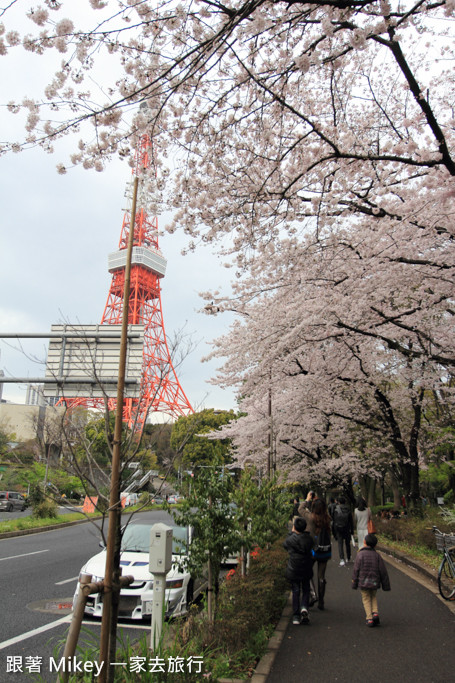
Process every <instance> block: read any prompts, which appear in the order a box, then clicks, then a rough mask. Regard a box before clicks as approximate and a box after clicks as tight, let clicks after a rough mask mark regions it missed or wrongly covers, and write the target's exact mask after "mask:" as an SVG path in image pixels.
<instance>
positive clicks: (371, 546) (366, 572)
mask: <svg viewBox="0 0 455 683" xmlns="http://www.w3.org/2000/svg"><path fill="white" fill-rule="evenodd" d="M377 542H378V539H377V538H376V536H375V535H374V534H367V535H366V536H365V538H364V541H363V548H361V549H360V550H359V552H358V553H357V557H356V558H355V562H354V569H353V570H352V587H353V588H354V590H355V589H357V588H360V593H361V595H362V602H363V607H364V609H365V613H366V617H367V626H378V625H379V612H378V600H377V597H376V593H377V591H378V589H379V588H381V587H382V590H384V591H389V590H390V580H389V575H388V573H387V569H386V566H385V563H384V560H383V559H382V557H381V556H380V555H379V554H378V553H377V552H376V550H375V547H376V544H377Z"/></svg>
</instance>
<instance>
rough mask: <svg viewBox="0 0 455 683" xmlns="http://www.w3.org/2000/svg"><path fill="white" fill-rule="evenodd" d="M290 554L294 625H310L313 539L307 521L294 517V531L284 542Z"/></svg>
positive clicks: (288, 575) (288, 573)
mask: <svg viewBox="0 0 455 683" xmlns="http://www.w3.org/2000/svg"><path fill="white" fill-rule="evenodd" d="M283 545H284V547H285V548H286V550H287V551H288V553H289V559H288V566H287V567H286V571H285V576H286V578H287V579H288V580H289V581H290V582H291V590H292V611H293V618H292V623H293V624H309V622H310V619H309V616H308V607H309V601H310V580H311V579H312V578H313V556H312V553H311V551H312V549H313V545H314V542H313V539H312V537H311V534H310V533H309V532H308V531H306V520H305V519H303V517H294V520H293V525H292V531H291V533H290V534H289V535H288V536H287V538H286V540H285V541H284V544H283Z"/></svg>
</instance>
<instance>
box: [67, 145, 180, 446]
mask: <svg viewBox="0 0 455 683" xmlns="http://www.w3.org/2000/svg"><path fill="white" fill-rule="evenodd" d="M150 148H151V143H150V138H149V136H148V135H144V136H142V138H141V139H140V141H139V144H138V147H137V150H136V169H134V170H133V173H136V174H137V175H139V173H140V172H141V171H142V172H143V171H144V170H145V169H147V168H149V165H150V157H149V150H150ZM130 225H131V211H130V210H127V211H126V212H125V215H124V217H123V225H122V230H121V233H120V241H119V246H118V250H117V251H116V252H115V253H113V254H109V260H108V264H109V265H108V267H109V272H110V273H112V283H111V286H110V290H109V294H108V297H107V302H106V306H105V309H104V313H103V316H102V319H101V325H121V324H122V315H123V298H124V285H125V268H126V257H127V246H128V238H129V232H130ZM165 271H166V259H165V258H164V256H163V254H162V252H161V250H160V248H159V245H158V220H157V218H156V216H154V217H152V218H150V217H149V216H148V214H147V210H146V208H145V200H144V197H143V196H142V197H141V194H139V196H138V202H137V210H136V215H135V223H134V241H133V250H132V261H131V272H130V295H129V302H128V304H129V305H128V324H130V325H144V350H143V360H142V372H141V390H140V398H125V399H124V401H123V421H124V422H127V423H128V424H129V425H130V426H133V427H134V430H135V431H138V432H139V433H140V432H141V431H142V429H143V427H144V424H145V420H146V419H147V415H148V414H149V413H150V412H162V413H167V414H168V415H171V416H172V417H175V418H177V417H179V416H181V415H186V414H188V413H192V412H193V409H192V407H191V404H190V402H189V401H188V399H187V397H186V395H185V393H184V391H183V389H182V387H181V385H180V383H179V380H178V379H177V375H176V372H175V369H174V366H173V364H172V359H171V355H170V352H169V348H168V344H167V340H166V332H165V329H164V321H163V311H162V305H161V287H160V280H161V279H162V278H163V277H164V274H165ZM63 400H64V402H65V403H66V404H67V406H68V407H70V406H71V407H74V406H76V405H84V406H86V407H94V408H103V407H104V401H103V399H99V398H75V399H66V400H65V399H63ZM115 406H116V399H113V398H111V399H108V408H109V410H111V411H112V410H115Z"/></svg>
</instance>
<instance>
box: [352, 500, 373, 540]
mask: <svg viewBox="0 0 455 683" xmlns="http://www.w3.org/2000/svg"><path fill="white" fill-rule="evenodd" d="M354 518H355V524H356V528H357V544H358V547H359V550H360V549H361V548H363V540H364V538H365V536H366V535H367V533H368V522H369V521H370V519H371V510H370V508H369V507H368V506H367V503H366V500H365V498H362V496H360V497H359V498H358V499H357V507H356V508H355V510H354Z"/></svg>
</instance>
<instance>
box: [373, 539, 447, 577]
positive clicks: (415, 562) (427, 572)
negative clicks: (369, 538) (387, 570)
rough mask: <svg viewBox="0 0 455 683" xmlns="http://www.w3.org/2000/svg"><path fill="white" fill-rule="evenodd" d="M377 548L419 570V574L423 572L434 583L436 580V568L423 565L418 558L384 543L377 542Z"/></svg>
mask: <svg viewBox="0 0 455 683" xmlns="http://www.w3.org/2000/svg"><path fill="white" fill-rule="evenodd" d="M377 549H378V550H380V551H381V552H382V553H384V554H386V555H389V556H390V557H393V558H394V559H395V560H397V561H398V562H401V563H402V564H405V565H407V566H408V567H411V568H412V569H415V570H416V571H418V572H419V574H423V575H424V576H425V577H426V578H427V579H430V581H433V582H434V583H437V582H438V572H437V570H436V569H430V567H427V566H426V565H424V564H423V562H419V560H414V559H413V558H410V557H408V556H407V555H404V554H403V553H401V552H400V551H399V550H395V548H389V547H388V546H386V545H382V546H381V545H379V544H378V545H377Z"/></svg>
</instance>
